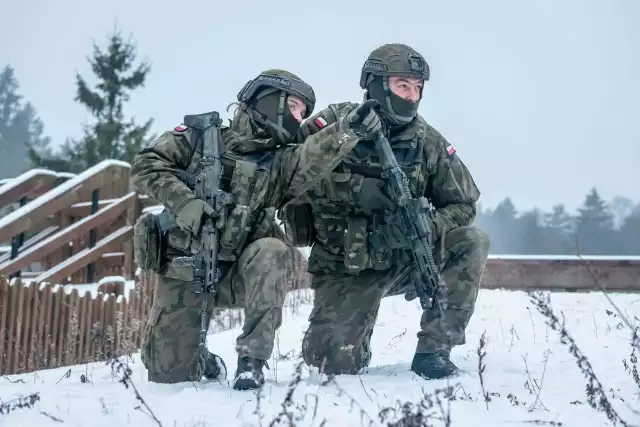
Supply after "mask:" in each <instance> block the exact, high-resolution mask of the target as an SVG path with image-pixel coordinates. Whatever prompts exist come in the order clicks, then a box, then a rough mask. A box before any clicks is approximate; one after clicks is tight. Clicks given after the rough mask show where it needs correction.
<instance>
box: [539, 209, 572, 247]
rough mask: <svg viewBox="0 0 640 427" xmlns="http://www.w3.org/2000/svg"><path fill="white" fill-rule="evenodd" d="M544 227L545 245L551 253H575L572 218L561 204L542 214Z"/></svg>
mask: <svg viewBox="0 0 640 427" xmlns="http://www.w3.org/2000/svg"><path fill="white" fill-rule="evenodd" d="M543 226H544V228H545V230H546V233H545V234H546V236H547V238H548V239H549V242H548V243H547V245H546V247H547V248H548V253H549V254H553V255H570V254H574V253H575V250H574V248H575V235H574V228H575V226H574V220H573V218H572V217H571V215H570V214H569V213H568V212H567V209H566V208H565V206H564V205H563V204H556V205H554V206H553V207H552V208H551V212H548V213H546V214H545V215H544V225H543Z"/></svg>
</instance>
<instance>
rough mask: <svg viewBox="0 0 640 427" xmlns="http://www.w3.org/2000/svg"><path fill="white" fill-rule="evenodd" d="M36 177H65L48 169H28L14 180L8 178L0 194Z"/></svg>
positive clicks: (0, 188) (1, 187)
mask: <svg viewBox="0 0 640 427" xmlns="http://www.w3.org/2000/svg"><path fill="white" fill-rule="evenodd" d="M37 175H49V176H53V177H56V178H57V177H63V176H66V174H65V175H63V174H60V173H57V172H54V171H52V170H49V169H37V168H36V169H30V170H28V171H26V172H25V173H23V174H21V175H18V176H17V177H15V178H9V179H8V180H7V181H6V182H5V183H3V184H2V185H1V186H0V194H2V193H6V192H7V191H9V190H11V189H13V188H15V187H17V186H18V185H20V184H22V183H23V182H27V181H28V180H30V179H31V178H33V177H35V176H37ZM71 176H75V175H74V174H71Z"/></svg>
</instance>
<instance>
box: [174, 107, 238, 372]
mask: <svg viewBox="0 0 640 427" xmlns="http://www.w3.org/2000/svg"><path fill="white" fill-rule="evenodd" d="M184 124H185V126H187V127H190V128H192V129H194V131H195V132H194V134H195V135H194V136H195V138H196V139H195V140H196V141H197V142H198V143H199V142H200V140H201V144H199V146H200V154H201V156H202V160H201V165H202V168H201V170H200V172H199V174H198V175H197V176H196V178H195V187H194V192H195V195H196V197H198V198H200V199H202V200H204V201H205V202H206V203H208V204H209V206H211V207H212V208H213V209H214V211H215V212H216V213H217V215H215V216H216V218H212V217H209V216H205V219H204V221H203V223H202V227H201V230H200V235H199V238H198V239H196V240H195V242H194V244H193V247H192V248H191V251H192V253H193V256H191V257H179V258H175V259H174V260H173V263H174V265H191V266H193V282H192V285H191V290H192V292H193V293H194V294H196V295H200V294H203V293H204V295H203V297H202V304H201V309H200V344H199V348H198V350H199V357H198V369H199V371H198V373H199V374H200V375H199V376H200V377H201V376H202V374H204V372H205V366H206V365H207V363H210V361H209V351H208V350H207V345H206V339H207V330H208V329H209V327H208V326H209V325H208V324H207V320H208V319H207V311H208V307H207V302H208V301H207V299H208V298H209V294H211V293H214V292H215V285H216V283H218V281H219V280H220V277H219V276H220V274H219V269H218V249H219V246H218V245H219V241H220V230H222V229H223V227H224V222H225V219H226V217H227V215H226V212H225V209H226V207H227V206H228V205H229V204H230V203H231V202H232V198H231V195H230V194H228V193H225V192H223V191H222V189H221V188H220V182H221V178H222V161H221V159H220V156H221V154H222V152H221V151H222V150H223V149H224V145H223V144H222V138H221V135H220V126H221V125H222V119H221V118H220V114H219V113H218V112H216V111H212V112H209V113H203V114H195V115H186V116H184Z"/></svg>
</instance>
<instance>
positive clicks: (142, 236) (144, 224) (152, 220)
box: [133, 212, 163, 272]
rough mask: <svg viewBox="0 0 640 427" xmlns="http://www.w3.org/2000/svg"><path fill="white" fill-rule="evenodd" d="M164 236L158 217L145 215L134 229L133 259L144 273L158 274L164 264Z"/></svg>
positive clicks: (150, 214)
mask: <svg viewBox="0 0 640 427" xmlns="http://www.w3.org/2000/svg"><path fill="white" fill-rule="evenodd" d="M162 257H163V253H162V235H161V234H160V230H159V229H158V222H157V219H156V216H155V215H153V214H152V213H149V212H147V213H144V214H142V215H141V216H140V218H138V220H137V221H136V223H135V225H134V227H133V258H134V261H135V263H136V265H137V266H138V267H139V268H140V269H141V270H143V271H152V272H158V271H159V270H160V267H161V263H162Z"/></svg>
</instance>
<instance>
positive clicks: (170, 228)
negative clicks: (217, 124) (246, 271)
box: [158, 128, 275, 262]
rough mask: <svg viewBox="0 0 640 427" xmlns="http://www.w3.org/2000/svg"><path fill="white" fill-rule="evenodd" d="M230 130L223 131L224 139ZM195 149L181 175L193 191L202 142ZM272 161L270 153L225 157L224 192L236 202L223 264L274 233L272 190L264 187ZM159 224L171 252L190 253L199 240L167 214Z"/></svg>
mask: <svg viewBox="0 0 640 427" xmlns="http://www.w3.org/2000/svg"><path fill="white" fill-rule="evenodd" d="M226 129H227V128H223V129H222V137H223V139H224V137H225V130H226ZM195 146H196V149H195V150H194V153H193V156H192V158H191V161H190V162H189V166H188V167H187V169H186V170H184V171H180V172H179V176H180V180H181V181H183V182H184V183H185V184H186V185H187V186H188V187H189V188H190V189H193V188H195V180H196V177H197V175H198V173H199V172H200V169H201V167H202V163H201V161H200V160H201V158H202V139H201V138H199V139H198V140H197V141H196V144H195ZM271 157H272V154H271V153H269V152H266V153H259V154H249V155H239V154H237V153H235V152H233V151H225V152H224V153H223V154H222V156H221V163H222V174H221V179H220V188H221V189H222V191H223V192H225V193H227V194H228V195H229V196H230V198H231V200H232V202H231V203H230V204H229V205H228V208H227V209H226V212H227V215H226V216H225V218H224V219H223V221H224V227H223V229H222V232H221V234H220V248H219V253H218V259H219V260H220V261H222V262H234V261H236V260H237V258H238V257H239V256H240V254H241V253H242V251H243V249H244V248H245V247H246V245H247V244H248V243H250V242H251V241H253V240H256V239H258V238H261V237H266V236H269V235H271V233H273V229H274V227H275V218H274V216H275V208H273V207H265V200H266V199H267V197H268V194H267V193H268V190H269V189H268V188H267V187H266V186H265V185H264V181H265V176H267V175H268V173H269V170H270V168H269V165H270V164H271ZM158 220H159V225H160V227H159V228H160V231H161V233H162V232H163V231H166V232H167V246H168V249H169V250H171V249H174V250H177V251H178V252H179V253H181V252H188V251H189V249H190V247H191V245H192V244H194V241H195V240H196V237H194V236H193V235H192V234H191V233H190V232H188V231H186V230H182V229H181V228H179V227H178V226H177V224H176V223H175V221H174V220H173V217H172V215H171V214H170V213H169V212H168V211H167V210H165V211H163V212H162V213H161V214H160V215H159V218H158Z"/></svg>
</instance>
